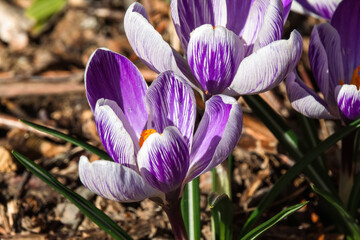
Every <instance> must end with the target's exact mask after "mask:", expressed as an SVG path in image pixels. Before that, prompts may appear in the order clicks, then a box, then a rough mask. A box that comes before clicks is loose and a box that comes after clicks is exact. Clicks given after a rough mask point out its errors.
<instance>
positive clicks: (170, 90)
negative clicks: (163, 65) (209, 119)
mask: <svg viewBox="0 0 360 240" xmlns="http://www.w3.org/2000/svg"><path fill="white" fill-rule="evenodd" d="M146 103H147V106H148V108H149V124H151V125H150V126H148V128H152V129H155V130H156V131H158V132H160V133H161V132H163V131H164V129H165V128H166V127H168V126H176V127H177V128H178V129H179V130H180V132H181V134H182V135H183V137H184V139H185V140H186V142H187V143H188V146H189V147H190V146H191V143H192V138H193V131H194V125H195V118H196V102H195V96H194V92H193V90H192V89H191V87H190V85H188V84H187V83H186V82H185V81H184V80H183V79H182V78H181V77H179V76H176V75H175V74H174V73H173V72H171V71H167V72H164V73H161V74H160V75H159V76H158V78H157V79H156V80H155V81H154V82H153V83H152V84H151V86H150V88H149V90H148V91H147V93H146Z"/></svg>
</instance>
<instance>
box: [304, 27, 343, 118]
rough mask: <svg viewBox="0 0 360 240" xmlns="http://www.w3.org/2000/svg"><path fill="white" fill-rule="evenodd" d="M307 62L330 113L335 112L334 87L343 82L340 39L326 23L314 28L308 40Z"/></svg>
mask: <svg viewBox="0 0 360 240" xmlns="http://www.w3.org/2000/svg"><path fill="white" fill-rule="evenodd" d="M309 60H310V64H311V68H312V71H313V73H314V77H315V80H316V82H317V85H318V86H319V88H320V91H321V92H322V93H323V95H324V98H325V101H326V102H327V104H328V106H329V108H330V110H331V112H332V113H333V114H335V113H336V112H337V104H336V99H335V92H334V91H335V87H336V86H337V85H339V82H340V80H341V79H342V80H344V73H343V65H342V56H341V48H340V37H339V34H338V33H337V31H336V30H335V29H334V28H333V27H332V26H331V25H330V24H328V23H324V24H320V25H318V26H315V27H314V29H313V31H312V33H311V39H310V46H309Z"/></svg>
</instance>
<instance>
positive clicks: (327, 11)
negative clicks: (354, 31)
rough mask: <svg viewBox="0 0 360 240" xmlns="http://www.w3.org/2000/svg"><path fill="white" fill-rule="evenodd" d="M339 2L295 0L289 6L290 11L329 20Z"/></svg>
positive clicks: (335, 0)
mask: <svg viewBox="0 0 360 240" xmlns="http://www.w3.org/2000/svg"><path fill="white" fill-rule="evenodd" d="M341 1H342V0H296V1H294V2H293V4H292V5H291V10H293V11H295V12H298V13H302V14H310V15H314V16H318V17H322V18H325V19H327V20H330V19H331V17H332V16H333V14H334V12H335V9H336V7H337V6H338V5H339V3H340V2H341Z"/></svg>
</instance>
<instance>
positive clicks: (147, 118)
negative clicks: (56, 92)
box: [79, 49, 242, 239]
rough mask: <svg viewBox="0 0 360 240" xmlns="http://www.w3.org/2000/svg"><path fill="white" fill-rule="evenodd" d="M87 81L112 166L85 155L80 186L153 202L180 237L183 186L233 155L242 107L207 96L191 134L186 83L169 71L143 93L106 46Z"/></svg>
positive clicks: (191, 103)
mask: <svg viewBox="0 0 360 240" xmlns="http://www.w3.org/2000/svg"><path fill="white" fill-rule="evenodd" d="M85 84H86V93H87V98H88V101H89V104H90V106H91V109H92V111H93V113H94V117H95V123H96V127H97V131H98V133H99V136H100V139H101V141H102V143H103V145H104V148H105V150H106V151H107V152H108V154H109V155H110V156H111V158H112V159H113V160H114V161H106V160H98V161H95V162H93V163H90V162H89V161H88V159H87V158H86V157H85V156H82V157H81V159H80V163H79V176H80V180H81V182H82V183H83V184H84V185H85V186H86V187H87V188H89V189H90V190H91V191H93V192H95V193H96V194H98V195H101V196H103V197H105V198H108V199H112V200H116V201H120V202H136V201H141V200H143V199H145V198H150V199H152V200H153V201H155V202H156V203H158V204H159V205H161V206H162V207H163V209H164V210H165V211H166V212H167V214H168V216H169V219H170V222H171V223H172V226H173V230H174V234H175V237H176V238H177V239H182V238H183V237H185V235H184V234H186V231H185V229H184V228H183V223H182V218H181V213H180V206H179V204H180V198H181V195H182V191H183V187H184V185H185V184H186V183H187V182H189V181H191V180H193V179H194V178H195V177H197V176H199V175H200V174H202V173H204V172H206V171H209V170H211V169H212V168H214V167H215V166H217V165H218V164H220V163H221V162H222V161H223V160H225V159H226V158H227V156H228V155H229V154H230V153H231V152H232V151H233V149H234V147H235V146H236V144H237V142H238V140H239V138H240V134H241V129H242V112H241V108H240V105H239V104H238V103H237V101H236V100H235V99H234V98H232V97H229V96H225V95H215V96H213V97H211V98H210V99H209V100H208V101H207V102H206V105H205V113H204V116H203V117H202V119H201V121H200V123H199V125H198V128H197V131H196V133H195V135H193V131H194V125H195V118H196V105H195V97H194V92H193V90H192V89H191V87H190V85H189V84H188V83H187V82H186V81H185V80H184V79H183V78H182V77H181V76H177V75H176V74H174V72H172V71H166V72H163V73H161V74H160V75H159V76H158V77H157V79H156V80H155V81H154V82H153V83H152V84H151V86H150V87H149V88H148V86H147V84H146V82H145V80H144V79H143V77H142V75H141V74H140V72H139V70H138V69H137V68H136V67H135V65H134V64H133V63H132V62H130V60H128V59H127V58H125V57H124V56H121V55H119V54H117V53H114V52H111V51H109V50H107V49H98V50H96V51H95V52H94V53H93V55H92V56H91V58H90V60H89V62H88V64H87V67H86V72H85ZM174 225H176V226H174Z"/></svg>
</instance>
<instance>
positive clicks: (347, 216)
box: [311, 185, 360, 239]
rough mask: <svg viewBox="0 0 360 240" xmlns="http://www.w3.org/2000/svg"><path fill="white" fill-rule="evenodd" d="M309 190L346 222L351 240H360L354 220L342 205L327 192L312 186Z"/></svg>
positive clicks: (359, 230) (359, 232)
mask: <svg viewBox="0 0 360 240" xmlns="http://www.w3.org/2000/svg"><path fill="white" fill-rule="evenodd" d="M311 188H312V189H313V190H314V192H316V193H317V194H319V195H320V196H321V197H323V198H324V199H325V200H326V201H327V202H328V203H330V204H331V205H332V206H333V207H334V208H336V209H337V210H338V211H339V212H340V213H341V215H342V216H343V217H344V218H345V219H346V220H347V223H348V228H349V229H350V231H351V233H352V237H353V239H360V229H359V226H358V225H357V224H356V221H355V219H354V218H353V217H352V216H351V214H350V213H348V212H347V211H346V209H345V208H344V207H343V205H342V203H341V202H340V201H339V200H338V199H335V198H333V197H332V195H331V194H329V193H328V192H325V191H323V190H321V189H318V188H316V187H315V186H314V185H311Z"/></svg>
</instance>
